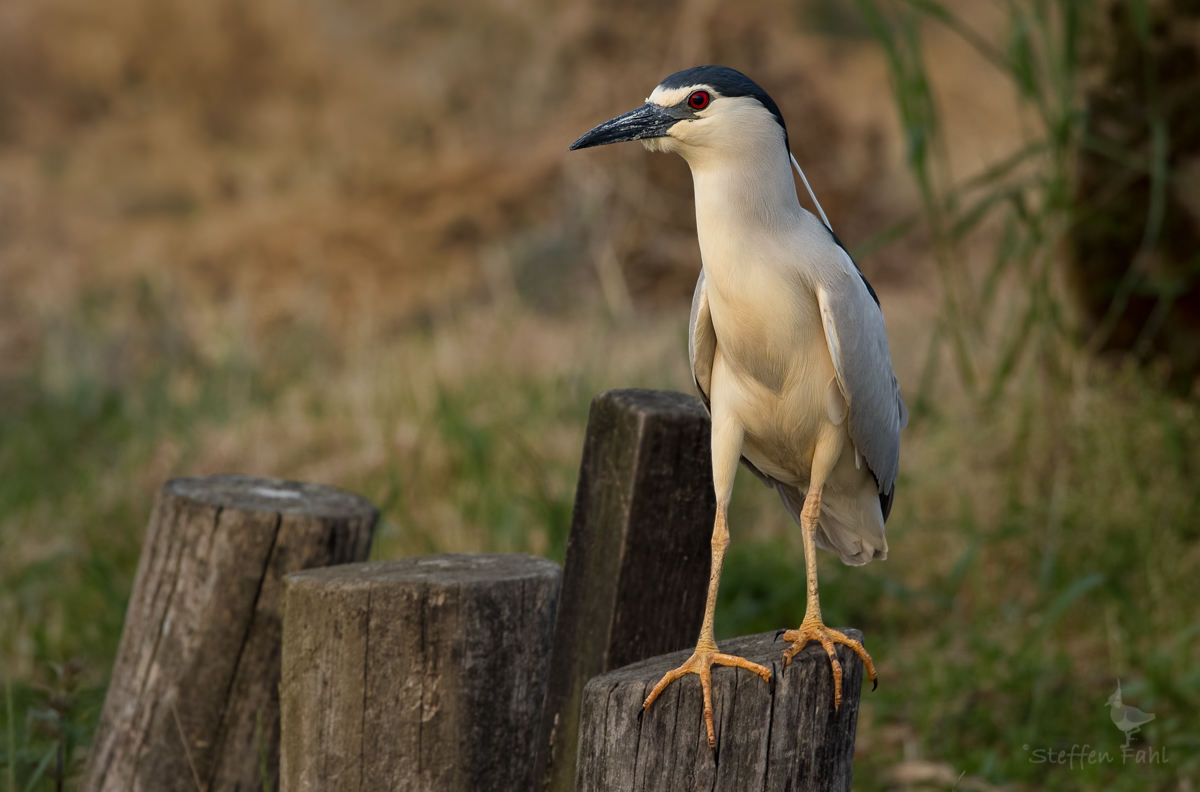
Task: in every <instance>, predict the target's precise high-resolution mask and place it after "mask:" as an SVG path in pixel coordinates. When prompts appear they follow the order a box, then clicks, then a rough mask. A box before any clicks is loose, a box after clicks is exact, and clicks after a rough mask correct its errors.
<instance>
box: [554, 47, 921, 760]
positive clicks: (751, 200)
mask: <svg viewBox="0 0 1200 792" xmlns="http://www.w3.org/2000/svg"><path fill="white" fill-rule="evenodd" d="M626 140H641V141H642V143H643V144H644V145H645V146H646V148H647V149H649V150H651V151H667V152H671V151H673V152H675V153H676V154H679V155H680V156H682V157H683V158H684V159H685V160H687V163H688V165H689V166H690V167H691V170H692V179H693V182H694V184H695V189H696V231H697V234H698V236H699V238H700V254H701V258H702V261H703V266H702V268H701V270H700V279H699V281H698V282H697V283H696V293H695V296H694V297H693V298H692V318H691V328H690V334H689V344H688V347H689V353H690V356H691V363H692V375H693V376H694V377H695V380H696V386H697V387H698V388H699V389H700V394H701V396H702V397H703V398H704V400H705V403H706V404H707V405H708V408H709V412H710V413H711V415H712V459H713V485H714V487H715V489H716V496H717V516H716V522H715V524H714V526H713V536H712V574H711V577H710V579H709V586H708V601H707V603H706V605H705V611H704V622H703V626H702V627H701V629H700V638H699V640H698V641H697V643H696V651H695V653H694V654H693V655H692V657H691V658H690V659H689V660H688V661H687V662H686V663H684V664H683V665H682V666H680V667H679V668H677V669H675V670H674V671H671V672H670V673H668V674H667V675H666V676H665V677H663V679H662V680H661V681H660V682H659V683H658V684H657V685H655V687H654V689H653V691H651V693H650V695H649V696H648V697H647V698H646V702H645V705H644V706H645V707H647V708H648V707H649V706H650V705H651V704H652V703H653V702H654V700H655V698H657V697H658V695H659V693H661V692H662V690H663V689H664V688H665V687H666V686H667V685H668V684H670V683H671V682H672V681H674V680H676V679H679V678H680V677H682V676H684V675H686V674H698V675H699V676H700V682H701V686H702V688H703V690H704V720H705V726H706V727H707V729H708V743H709V746H710V747H712V746H714V745H715V737H714V733H713V720H712V686H711V667H712V665H713V664H714V663H716V664H719V665H727V666H738V667H740V668H745V669H748V670H750V671H753V672H755V673H756V674H758V675H759V676H761V677H762V678H763V679H764V680H769V679H770V671H769V670H768V669H766V668H764V667H763V666H761V665H758V664H757V663H752V662H750V661H748V660H746V659H744V658H741V657H735V656H733V655H726V654H721V653H719V652H718V651H717V644H716V640H715V638H714V635H713V611H714V608H715V606H716V601H717V587H718V584H719V582H720V577H721V564H722V561H723V559H724V556H725V549H726V548H727V547H728V545H729V530H728V528H727V525H726V523H727V512H728V508H729V497H730V495H731V493H732V492H733V479H734V474H735V473H736V472H737V466H738V461H739V460H741V462H742V463H743V464H745V465H746V467H748V468H749V469H750V470H751V471H752V472H753V473H754V474H755V475H757V476H758V477H759V478H761V479H762V480H763V481H764V482H766V483H767V484H768V485H769V486H773V487H774V488H775V489H776V490H778V491H779V494H780V496H781V497H782V498H783V502H784V505H785V506H787V509H788V511H789V512H791V515H792V517H793V518H794V519H796V520H797V522H799V523H800V527H801V530H802V534H803V537H804V560H805V566H806V572H807V576H808V605H807V608H806V610H805V614H804V619H803V621H802V622H801V624H800V627H799V629H796V630H789V631H787V632H786V633H784V640H786V641H789V642H790V643H791V646H790V647H789V648H788V649H786V650H785V651H784V657H785V661H786V662H787V663H790V662H791V659H792V657H794V656H795V655H796V653H797V652H799V651H800V650H801V649H803V648H804V646H805V645H807V644H808V642H809V641H818V642H819V643H820V644H821V645H822V646H823V647H824V648H825V651H826V652H827V653H828V654H829V659H830V662H831V663H832V665H833V675H834V691H835V692H834V702H835V705H837V706H840V705H841V697H842V683H841V679H842V669H841V665H840V664H839V663H838V661H837V657H836V655H835V653H834V644H838V643H841V644H845V645H846V646H849V647H850V648H851V649H853V650H854V652H856V653H857V654H858V656H859V657H861V658H862V660H863V663H864V664H865V665H866V669H867V673H868V674H869V676H870V678H871V681H872V682H874V681H875V679H876V677H875V666H874V664H873V663H872V662H871V657H870V655H868V654H867V652H866V650H865V649H863V646H862V644H861V643H860V642H858V641H855V640H852V639H850V638H848V637H847V636H846V635H845V634H843V633H841V632H839V631H837V630H832V629H830V628H828V627H826V626H825V624H824V622H823V621H822V619H821V605H820V600H819V597H818V595H817V559H816V551H815V549H814V545H816V546H820V547H823V548H825V549H827V550H832V551H834V552H836V553H837V554H838V555H840V556H841V558H842V561H844V562H845V563H847V564H852V565H859V564H865V563H867V562H868V561H871V560H872V559H883V558H886V557H887V539H886V538H884V528H883V525H884V521H885V520H886V519H887V515H888V512H889V511H890V510H891V505H892V492H893V488H894V486H895V483H896V470H897V468H898V466H899V461H900V430H901V429H902V428H903V427H904V425H905V424H906V423H907V422H908V411H907V409H906V408H905V406H904V400H903V399H902V398H901V396H900V389H899V387H898V386H897V384H896V375H895V373H894V372H893V371H892V360H891V355H890V353H889V351H888V340H887V330H886V328H885V327H884V322H883V313H882V311H881V310H880V307H879V302H878V298H876V296H875V292H874V290H873V289H872V288H871V287H870V285H869V284H868V283H867V281H866V279H865V278H864V277H863V276H862V273H860V272H859V270H858V267H857V266H855V264H854V262H853V261H852V260H851V259H850V256H849V254H847V253H846V251H845V249H844V248H843V247H842V245H841V243H840V242H839V241H838V239H837V237H835V236H834V234H833V231H832V230H831V229H830V228H829V227H828V225H827V224H825V223H822V222H821V220H818V219H817V218H816V217H814V216H813V215H812V214H810V213H809V212H807V211H806V210H804V209H803V208H802V207H801V206H800V201H799V199H798V198H797V195H796V185H795V182H794V181H793V179H792V173H791V167H790V165H789V161H790V160H791V154H790V152H789V146H788V137H787V129H786V127H785V126H784V123H783V116H782V115H781V114H780V112H779V108H778V107H777V106H776V104H775V102H774V101H772V100H771V97H769V96H767V94H766V93H765V92H764V91H763V90H762V88H760V87H758V85H756V84H755V83H754V82H753V81H751V80H750V79H749V78H747V77H746V76H745V75H743V74H741V73H739V72H736V71H734V70H733V69H728V68H725V67H722V66H700V67H697V68H694V69H688V70H686V71H681V72H679V73H677V74H673V75H671V76H670V77H668V78H667V79H665V80H663V81H662V83H660V84H659V86H658V87H657V88H655V89H654V92H653V93H651V94H650V97H649V98H648V99H647V100H646V103H645V104H644V105H642V106H641V107H639V108H637V109H636V110H633V111H631V112H629V113H626V114H624V115H622V116H619V117H617V118H614V119H612V120H611V121H608V122H606V123H604V124H601V125H600V126H598V127H596V128H595V129H593V130H592V131H591V132H588V133H587V134H586V135H584V136H583V137H581V138H580V139H579V140H577V141H575V143H574V145H572V146H571V148H572V149H581V148H588V147H589V146H600V145H604V144H607V143H619V142H621V141H626ZM798 167H799V166H797V169H798ZM801 176H803V173H801ZM818 209H819V206H818Z"/></svg>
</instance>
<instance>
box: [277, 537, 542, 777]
mask: <svg viewBox="0 0 1200 792" xmlns="http://www.w3.org/2000/svg"><path fill="white" fill-rule="evenodd" d="M561 575H562V572H561V570H560V569H559V566H558V565H557V564H555V563H554V562H552V561H547V560H546V559H542V558H534V557H532V556H526V555H436V556H423V557H420V558H405V559H400V560H396V561H382V562H375V563H370V564H353V565H348V566H341V567H337V568H335V569H321V570H313V571H308V572H298V573H296V574H293V575H289V576H288V578H287V582H286V594H285V595H284V600H285V604H284V646H283V683H282V685H281V688H280V697H281V705H282V710H283V742H282V749H281V751H282V752H281V760H280V765H281V780H282V786H281V789H282V790H283V791H284V792H300V790H305V791H306V792H307V791H308V790H314V791H315V790H320V792H385V791H386V792H391V791H392V790H413V791H414V792H415V791H417V790H420V792H434V791H435V790H444V791H445V792H452V791H453V792H458V790H472V791H473V792H474V791H476V790H478V791H479V792H488V791H489V790H495V792H508V791H509V790H516V791H518V792H519V791H520V790H527V789H530V788H532V786H533V782H534V765H533V754H534V749H535V739H536V736H537V724H538V714H539V712H540V709H541V702H542V697H543V694H544V692H545V689H546V672H547V667H548V663H549V658H550V638H551V631H552V629H553V624H554V608H555V603H556V601H557V599H558V592H559V586H560V581H561Z"/></svg>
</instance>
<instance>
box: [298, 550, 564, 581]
mask: <svg viewBox="0 0 1200 792" xmlns="http://www.w3.org/2000/svg"><path fill="white" fill-rule="evenodd" d="M559 569H560V567H559V566H558V564H556V563H554V562H553V561H551V560H549V559H546V558H539V557H537V556H531V555H525V554H522V553H503V554H500V553H445V554H440V555H428V556H416V557H413V558H397V559H393V560H390V561H368V562H366V563H362V564H342V565H340V566H336V567H326V568H324V569H306V570H304V571H303V572H294V573H292V574H290V575H288V576H287V577H286V578H285V579H284V585H285V586H287V587H289V588H290V587H292V586H305V587H328V586H334V587H337V588H341V589H353V588H370V587H372V586H379V585H393V584H397V583H400V584H403V583H419V584H434V585H454V586H463V585H467V586H469V585H472V584H491V583H496V582H498V581H516V580H526V579H530V578H541V577H544V576H546V575H557V574H558V572H559Z"/></svg>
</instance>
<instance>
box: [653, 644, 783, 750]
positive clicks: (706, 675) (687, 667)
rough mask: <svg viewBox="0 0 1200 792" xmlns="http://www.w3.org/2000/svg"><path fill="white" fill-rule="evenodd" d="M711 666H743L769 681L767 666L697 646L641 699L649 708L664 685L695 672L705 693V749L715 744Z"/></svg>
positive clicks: (769, 674) (769, 673)
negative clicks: (706, 741)
mask: <svg viewBox="0 0 1200 792" xmlns="http://www.w3.org/2000/svg"><path fill="white" fill-rule="evenodd" d="M714 665H723V666H731V667H734V668H744V669H746V670H747V671H753V672H754V673H756V674H758V675H759V676H760V677H762V679H763V681H764V682H770V681H771V671H770V669H768V668H766V667H764V666H760V665H759V664H758V663H752V662H750V661H749V660H747V659H746V658H744V657H738V656H737V655H727V654H721V653H720V652H716V651H709V650H707V649H704V650H702V649H700V648H699V647H696V651H695V652H693V653H692V656H691V657H689V658H688V659H687V660H686V661H685V662H684V664H683V665H681V666H679V668H676V669H674V670H672V671H668V672H667V673H665V674H663V678H662V679H660V680H658V684H656V685H655V686H654V688H653V689H652V690H651V691H650V695H648V696H646V700H645V701H644V702H642V711H643V712H644V711H646V710H648V709H650V705H651V704H653V703H654V700H655V699H657V698H658V696H659V694H661V693H662V692H663V691H664V690H666V688H667V685H669V684H671V683H672V682H674V681H675V680H677V679H680V678H681V677H684V676H687V675H688V674H697V675H698V676H699V677H700V690H701V692H703V694H704V727H705V729H706V730H707V732H708V748H709V750H715V749H716V747H717V734H716V730H715V729H714V727H713V705H712V667H713V666H714Z"/></svg>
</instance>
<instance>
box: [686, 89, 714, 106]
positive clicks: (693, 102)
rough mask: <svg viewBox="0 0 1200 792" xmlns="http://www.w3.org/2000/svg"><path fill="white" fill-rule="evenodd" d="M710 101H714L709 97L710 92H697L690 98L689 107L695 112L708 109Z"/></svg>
mask: <svg viewBox="0 0 1200 792" xmlns="http://www.w3.org/2000/svg"><path fill="white" fill-rule="evenodd" d="M710 101H712V97H711V96H709V95H708V91H696V92H695V93H694V94H692V95H691V96H689V97H688V107H690V108H692V109H693V110H703V109H704V108H706V107H708V103H709V102H710Z"/></svg>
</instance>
